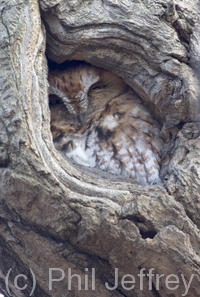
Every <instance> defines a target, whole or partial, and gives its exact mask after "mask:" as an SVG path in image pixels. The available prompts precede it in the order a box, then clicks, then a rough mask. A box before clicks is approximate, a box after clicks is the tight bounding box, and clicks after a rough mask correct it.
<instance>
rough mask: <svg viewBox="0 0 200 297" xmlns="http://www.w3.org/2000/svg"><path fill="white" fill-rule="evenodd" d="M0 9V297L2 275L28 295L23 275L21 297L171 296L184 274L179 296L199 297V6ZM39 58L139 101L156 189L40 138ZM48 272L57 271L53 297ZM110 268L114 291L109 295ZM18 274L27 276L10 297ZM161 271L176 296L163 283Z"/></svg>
mask: <svg viewBox="0 0 200 297" xmlns="http://www.w3.org/2000/svg"><path fill="white" fill-rule="evenodd" d="M0 11H1V22H0V49H1V51H0V65H1V69H0V86H1V88H0V95H1V97H0V100H1V103H0V190H1V191H0V290H1V291H2V292H3V293H4V294H5V295H6V297H7V296H9V292H8V291H7V289H6V282H5V280H6V276H7V274H8V271H9V269H10V268H12V270H11V273H10V275H9V278H8V287H9V288H10V292H11V295H12V296H14V297H24V296H30V292H31V288H32V286H33V284H32V282H33V279H32V274H31V271H30V268H31V269H32V271H33V273H34V275H35V277H36V288H35V291H34V293H33V295H32V296H40V297H66V296H72V297H74V296H78V297H82V296H87V297H90V296H91V297H92V296H96V297H98V296H104V297H109V296H116V297H118V296H131V297H132V296H133V297H144V296H145V297H147V296H148V297H158V296H162V297H167V296H170V297H172V296H173V297H180V296H185V295H183V294H184V293H185V292H186V288H185V285H184V281H183V276H184V280H185V282H186V283H187V284H188V283H189V281H190V280H191V277H192V281H191V284H190V287H189V292H188V296H190V297H194V296H195V297H197V296H199V294H200V293H199V276H200V271H199V268H200V256H199V250H200V236H199V227H200V219H199V212H200V169H199V168H200V137H199V127H200V125H199V122H200V91H199V88H200V83H199V81H200V73H198V70H199V68H198V67H199V66H200V44H199V40H200V21H199V13H200V7H199V6H198V0H193V1H189V0H182V1H181V0H174V1H171V0H167V1H161V0H160V1H159V0H138V1H131V0H121V1H119V0H93V1H89V0H82V1H77V0H39V1H36V0H7V1H4V0H0ZM45 52H46V54H47V56H48V58H50V59H51V60H53V61H55V62H57V63H62V62H63V61H66V60H74V59H76V60H85V61H87V62H89V63H91V64H93V65H95V66H98V67H102V68H105V69H108V70H110V71H112V72H113V73H115V74H117V75H119V76H120V77H122V78H123V79H124V81H125V82H126V83H127V84H128V85H129V86H131V87H132V88H133V89H134V90H135V91H136V92H137V93H138V94H139V95H140V97H141V98H142V100H143V101H144V102H145V104H146V105H147V106H148V108H149V109H150V110H151V111H152V113H153V114H154V115H155V117H156V118H158V119H159V120H160V122H161V123H162V125H163V129H162V132H163V137H164V139H165V145H164V147H163V153H162V155H163V156H162V169H161V177H162V180H163V183H162V184H159V185H154V186H146V187H143V186H141V185H138V184H136V183H134V182H133V181H132V180H126V179H123V178H120V177H114V176H111V175H109V174H107V173H104V172H102V171H100V170H97V169H93V170H92V169H86V168H82V167H80V166H78V165H75V164H72V162H68V161H67V160H64V159H63V158H62V156H61V155H60V154H59V153H58V152H57V151H56V149H55V148H54V145H53V141H52V135H51V132H50V111H49V106H48V82H47V72H48V69H47V62H46V57H45ZM49 268H60V269H63V271H65V278H64V279H63V280H62V281H60V282H54V283H53V288H52V290H50V289H49ZM69 268H71V269H72V274H78V275H80V277H81V279H82V282H81V284H82V286H81V290H78V285H77V279H76V278H74V279H73V281H72V288H71V290H69V287H68V285H69V282H68V278H67V277H68V271H69ZM86 268H88V271H89V283H90V282H91V271H92V268H94V269H95V290H92V287H91V283H90V284H89V289H88V290H87V289H86V288H85V284H84V280H85V275H86V274H87V272H86ZM115 268H118V272H119V284H118V286H117V288H116V289H115V290H109V289H107V288H106V286H105V283H106V282H108V284H109V286H111V287H112V286H114V284H115V278H114V276H115V275H114V272H115ZM142 268H145V269H146V270H145V271H144V273H145V277H144V279H143V282H144V283H143V288H142V289H141V287H140V277H139V276H138V274H139V273H140V270H141V269H142ZM152 268H153V269H154V270H153V273H154V274H157V275H158V274H159V275H161V274H164V276H163V277H162V278H160V283H159V290H158V288H157V283H156V277H155V276H154V277H153V278H152V281H153V285H152V288H150V287H149V278H148V276H147V273H148V272H149V271H150V269H152ZM19 274H24V275H26V276H27V280H25V281H24V280H23V278H22V277H21V279H20V280H19V282H18V283H19V286H21V287H23V286H24V283H26V284H27V289H25V290H21V291H19V290H17V289H16V286H15V285H14V279H15V277H16V275H19ZM126 274H130V275H133V276H134V277H135V287H134V288H133V289H131V290H128V289H125V288H123V286H122V284H121V280H122V278H123V276H124V275H126ZM171 274H174V275H176V276H177V277H178V279H179V285H178V287H177V289H176V290H170V289H169V288H167V286H166V277H167V276H168V275H171ZM60 277H61V272H59V271H57V273H56V272H55V274H54V278H60ZM126 280H127V279H126ZM170 280H171V281H173V280H174V279H172V278H171V279H170ZM175 286H176V284H175V283H173V284H172V283H171V285H170V287H171V288H174V287H175ZM126 287H128V284H126Z"/></svg>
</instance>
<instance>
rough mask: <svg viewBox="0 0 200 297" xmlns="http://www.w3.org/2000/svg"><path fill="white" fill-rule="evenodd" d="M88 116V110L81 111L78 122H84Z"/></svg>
mask: <svg viewBox="0 0 200 297" xmlns="http://www.w3.org/2000/svg"><path fill="white" fill-rule="evenodd" d="M86 116H87V114H86V112H84V113H80V114H79V115H78V116H77V119H78V122H79V123H80V124H84V122H85V119H86Z"/></svg>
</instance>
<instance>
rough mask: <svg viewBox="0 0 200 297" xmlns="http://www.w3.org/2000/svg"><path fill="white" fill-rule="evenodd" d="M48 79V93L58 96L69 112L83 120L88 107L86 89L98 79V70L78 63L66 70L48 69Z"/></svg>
mask: <svg viewBox="0 0 200 297" xmlns="http://www.w3.org/2000/svg"><path fill="white" fill-rule="evenodd" d="M48 80H49V85H50V87H49V94H52V95H56V96H58V97H59V98H60V99H61V100H62V102H63V103H64V104H65V106H66V108H67V110H68V111H69V113H70V114H74V116H76V117H77V119H78V120H79V121H80V122H81V121H83V120H84V118H85V116H86V114H87V111H88V107H89V99H88V91H89V89H90V87H91V86H92V85H94V84H95V83H97V82H98V81H99V80H100V76H99V70H98V69H96V68H95V67H92V66H90V65H84V67H83V65H78V66H75V67H70V68H68V69H67V71H60V70H54V71H50V72H49V76H48Z"/></svg>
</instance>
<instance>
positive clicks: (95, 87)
mask: <svg viewBox="0 0 200 297" xmlns="http://www.w3.org/2000/svg"><path fill="white" fill-rule="evenodd" d="M105 87H106V85H96V86H95V85H94V86H93V87H92V88H91V91H94V90H102V89H104V88H105Z"/></svg>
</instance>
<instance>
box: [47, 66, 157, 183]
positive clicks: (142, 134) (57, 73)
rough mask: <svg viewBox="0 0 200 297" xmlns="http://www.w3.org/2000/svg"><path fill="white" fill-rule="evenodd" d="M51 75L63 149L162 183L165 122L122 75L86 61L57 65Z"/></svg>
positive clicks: (83, 160)
mask: <svg viewBox="0 0 200 297" xmlns="http://www.w3.org/2000/svg"><path fill="white" fill-rule="evenodd" d="M48 79H49V85H50V88H49V94H50V110H51V130H52V134H53V140H54V144H55V147H56V148H57V149H58V150H59V151H61V152H62V153H63V154H64V155H65V156H67V157H69V158H72V159H73V160H74V161H76V162H77V163H79V164H81V165H85V166H91V167H98V168H100V169H102V170H105V171H107V172H109V173H112V174H116V175H118V174H119V175H122V176H124V177H131V178H134V180H136V181H137V182H138V183H140V184H143V185H152V184H156V183H159V182H160V178H159V169H160V165H159V163H160V150H161V146H162V140H161V136H160V125H159V124H158V122H157V121H156V120H155V119H154V118H153V117H152V115H151V113H150V112H149V111H148V109H147V108H146V107H145V106H144V105H143V103H142V101H141V100H140V98H138V96H137V95H136V94H135V92H134V91H133V90H132V89H131V88H130V87H129V86H127V85H126V84H125V83H124V82H123V80H122V79H121V78H119V77H117V76H116V75H114V74H112V73H110V72H109V71H106V70H104V69H100V68H97V67H94V66H92V65H89V64H86V63H82V64H79V65H76V66H71V67H68V68H66V69H65V70H52V71H50V72H49V77H48ZM52 95H53V96H52ZM55 102H56V103H57V104H53V103H55Z"/></svg>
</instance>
